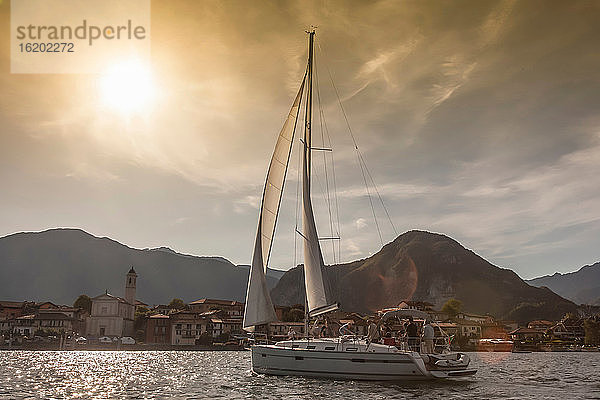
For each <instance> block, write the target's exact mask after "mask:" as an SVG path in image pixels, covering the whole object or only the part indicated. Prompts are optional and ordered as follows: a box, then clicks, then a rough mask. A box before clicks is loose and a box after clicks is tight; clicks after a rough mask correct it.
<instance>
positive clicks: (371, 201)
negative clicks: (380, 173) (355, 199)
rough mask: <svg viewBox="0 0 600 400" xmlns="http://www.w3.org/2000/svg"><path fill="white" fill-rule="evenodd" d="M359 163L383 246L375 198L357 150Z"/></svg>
mask: <svg viewBox="0 0 600 400" xmlns="http://www.w3.org/2000/svg"><path fill="white" fill-rule="evenodd" d="M357 158H358V165H360V171H361V172H362V176H363V180H364V182H365V189H366V190H367V197H368V198H369V204H371V211H372V213H373V220H375V227H376V228H377V234H378V235H379V241H380V242H381V247H383V237H382V236H381V229H380V228H379V221H378V220H377V214H376V213H375V206H374V205H373V199H372V198H371V191H370V190H369V185H368V184H367V176H366V175H365V171H364V170H363V164H362V162H361V159H360V153H358V152H357Z"/></svg>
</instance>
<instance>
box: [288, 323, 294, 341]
mask: <svg viewBox="0 0 600 400" xmlns="http://www.w3.org/2000/svg"><path fill="white" fill-rule="evenodd" d="M287 335H288V339H290V340H294V339H296V331H295V330H294V328H292V327H291V326H290V330H289V331H288V333H287Z"/></svg>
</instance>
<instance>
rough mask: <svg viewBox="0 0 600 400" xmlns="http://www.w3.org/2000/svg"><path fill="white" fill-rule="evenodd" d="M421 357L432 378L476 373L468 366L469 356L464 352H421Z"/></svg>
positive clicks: (458, 376) (457, 376)
mask: <svg viewBox="0 0 600 400" xmlns="http://www.w3.org/2000/svg"><path fill="white" fill-rule="evenodd" d="M421 358H423V362H424V363H425V368H427V372H428V373H429V374H430V375H431V376H432V377H433V378H438V379H446V378H460V377H464V376H471V375H475V373H477V370H476V369H474V368H469V364H470V363H471V358H470V357H469V356H468V355H467V354H464V353H446V354H422V355H421Z"/></svg>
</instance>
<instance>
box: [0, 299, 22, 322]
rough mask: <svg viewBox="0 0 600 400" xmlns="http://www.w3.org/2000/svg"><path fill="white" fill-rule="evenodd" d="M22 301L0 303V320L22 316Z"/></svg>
mask: <svg viewBox="0 0 600 400" xmlns="http://www.w3.org/2000/svg"><path fill="white" fill-rule="evenodd" d="M25 304H26V302H24V301H0V319H1V320H8V319H13V318H17V317H20V316H21V315H23V309H24V308H25Z"/></svg>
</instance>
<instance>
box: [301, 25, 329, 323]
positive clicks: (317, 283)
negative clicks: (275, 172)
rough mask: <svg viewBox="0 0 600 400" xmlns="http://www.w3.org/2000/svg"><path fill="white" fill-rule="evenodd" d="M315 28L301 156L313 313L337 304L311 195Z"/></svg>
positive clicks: (307, 284) (308, 283)
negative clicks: (327, 281) (326, 277)
mask: <svg viewBox="0 0 600 400" xmlns="http://www.w3.org/2000/svg"><path fill="white" fill-rule="evenodd" d="M313 40H314V32H312V33H311V34H310V36H309V41H310V42H309V47H308V48H309V50H308V84H307V86H308V88H307V96H306V97H307V100H306V103H307V105H306V119H305V127H304V155H303V157H302V236H303V239H304V284H305V289H306V302H307V303H308V313H309V315H310V316H316V315H319V314H322V313H324V312H328V311H333V310H336V309H337V308H338V305H337V304H329V302H328V299H327V293H326V292H325V285H324V283H323V254H322V253H321V246H320V245H319V237H318V235H317V227H316V224H315V216H314V213H313V208H312V202H311V198H310V169H311V151H312V149H311V143H312V138H311V136H312V133H311V122H312V63H313Z"/></svg>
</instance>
